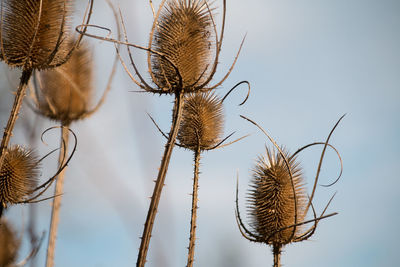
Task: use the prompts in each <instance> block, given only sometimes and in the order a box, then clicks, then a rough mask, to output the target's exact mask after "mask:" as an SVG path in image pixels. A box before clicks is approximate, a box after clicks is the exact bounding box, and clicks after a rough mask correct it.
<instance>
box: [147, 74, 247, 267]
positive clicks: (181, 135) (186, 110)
mask: <svg viewBox="0 0 400 267" xmlns="http://www.w3.org/2000/svg"><path fill="white" fill-rule="evenodd" d="M241 84H247V85H248V92H247V95H246V98H245V100H244V101H243V102H242V103H241V104H239V106H240V105H243V104H244V103H245V102H246V101H247V99H248V97H249V94H250V84H249V82H247V81H242V82H240V83H238V84H236V85H235V86H234V87H233V88H232V89H231V90H229V92H228V93H227V94H226V95H225V96H224V97H223V98H222V99H221V98H219V97H218V96H216V95H215V94H214V93H213V92H204V93H203V92H199V93H191V94H188V95H186V96H185V100H184V102H185V104H184V107H183V115H182V121H181V123H180V126H179V132H178V136H177V139H178V143H176V145H177V146H179V147H183V148H185V149H190V150H192V151H193V152H194V175H193V193H192V209H191V220H190V238H189V246H188V262H187V266H193V262H194V249H195V241H196V228H197V225H196V221H197V208H198V207H197V202H198V197H197V196H198V180H199V173H200V157H201V153H202V152H203V151H205V150H206V151H209V150H213V149H217V148H221V147H225V146H228V145H230V144H233V143H235V142H237V141H239V140H241V139H243V138H245V137H246V136H244V137H241V138H239V139H236V140H235V141H232V142H229V143H227V144H223V143H224V142H225V141H226V140H227V139H228V138H229V137H230V136H232V135H233V133H232V134H230V135H228V136H227V137H225V138H224V139H222V138H221V136H222V133H223V125H224V116H223V102H224V100H225V99H226V97H227V96H228V95H229V94H230V93H231V92H232V91H233V90H234V89H235V88H237V87H238V86H239V85H241ZM149 116H150V115H149ZM150 119H151V120H152V121H153V123H154V124H155V126H156V127H157V129H158V130H159V131H160V132H161V134H162V135H163V136H164V137H165V138H168V137H167V135H166V134H165V133H164V132H163V131H162V130H161V129H160V127H159V126H158V125H157V123H156V122H155V121H154V119H153V118H152V117H151V116H150Z"/></svg>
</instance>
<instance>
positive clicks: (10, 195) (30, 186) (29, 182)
mask: <svg viewBox="0 0 400 267" xmlns="http://www.w3.org/2000/svg"><path fill="white" fill-rule="evenodd" d="M38 176H39V166H38V160H37V157H36V155H35V153H34V152H33V151H32V150H29V149H25V148H22V147H20V146H13V147H11V148H8V149H7V151H6V155H5V158H4V163H3V165H2V167H1V170H0V202H1V204H2V206H3V207H6V205H7V203H11V204H17V203H21V202H23V201H25V200H26V199H27V198H28V197H29V196H30V194H32V193H33V191H34V190H35V188H36V185H37V182H38Z"/></svg>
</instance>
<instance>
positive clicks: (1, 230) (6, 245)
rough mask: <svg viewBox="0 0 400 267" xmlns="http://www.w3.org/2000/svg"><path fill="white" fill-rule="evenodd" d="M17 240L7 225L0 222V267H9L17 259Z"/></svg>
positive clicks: (5, 222)
mask: <svg viewBox="0 0 400 267" xmlns="http://www.w3.org/2000/svg"><path fill="white" fill-rule="evenodd" d="M19 244H20V242H19V240H18V239H17V238H16V236H15V233H14V231H13V230H12V229H11V227H10V225H9V223H8V222H7V221H6V220H4V219H1V220H0V266H11V264H12V263H14V262H15V260H16V258H17V252H18V248H19Z"/></svg>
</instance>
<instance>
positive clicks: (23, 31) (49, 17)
mask: <svg viewBox="0 0 400 267" xmlns="http://www.w3.org/2000/svg"><path fill="white" fill-rule="evenodd" d="M2 5H3V6H2V8H3V9H2V10H3V13H2V22H1V31H0V38H1V39H0V41H1V42H0V46H1V47H0V59H1V60H4V61H5V62H6V63H7V64H8V65H10V66H13V67H25V68H27V69H39V70H41V69H46V68H48V67H50V66H52V65H53V66H54V65H57V64H59V63H61V62H63V61H64V60H65V57H66V54H67V53H68V50H69V49H68V48H67V47H68V46H67V45H66V43H65V42H63V41H65V40H64V39H65V38H66V34H65V31H66V30H67V22H68V20H69V18H70V14H71V11H72V7H71V5H72V4H71V1H70V0H68V1H67V0H4V1H2Z"/></svg>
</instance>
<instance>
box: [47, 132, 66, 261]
mask: <svg viewBox="0 0 400 267" xmlns="http://www.w3.org/2000/svg"><path fill="white" fill-rule="evenodd" d="M61 136H62V138H61V149H60V154H59V158H58V165H59V166H63V165H64V164H65V157H64V155H66V154H67V153H68V138H69V130H68V128H66V127H61ZM65 171H66V169H64V170H62V171H61V172H60V173H59V174H58V176H57V181H56V186H55V189H54V195H55V196H56V197H55V198H54V199H53V205H52V210H51V220H50V230H49V231H50V232H49V241H48V245H47V257H46V267H51V266H54V256H55V250H56V238H57V230H58V224H59V220H60V207H61V195H62V194H63V193H64V191H63V187H64V176H65Z"/></svg>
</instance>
